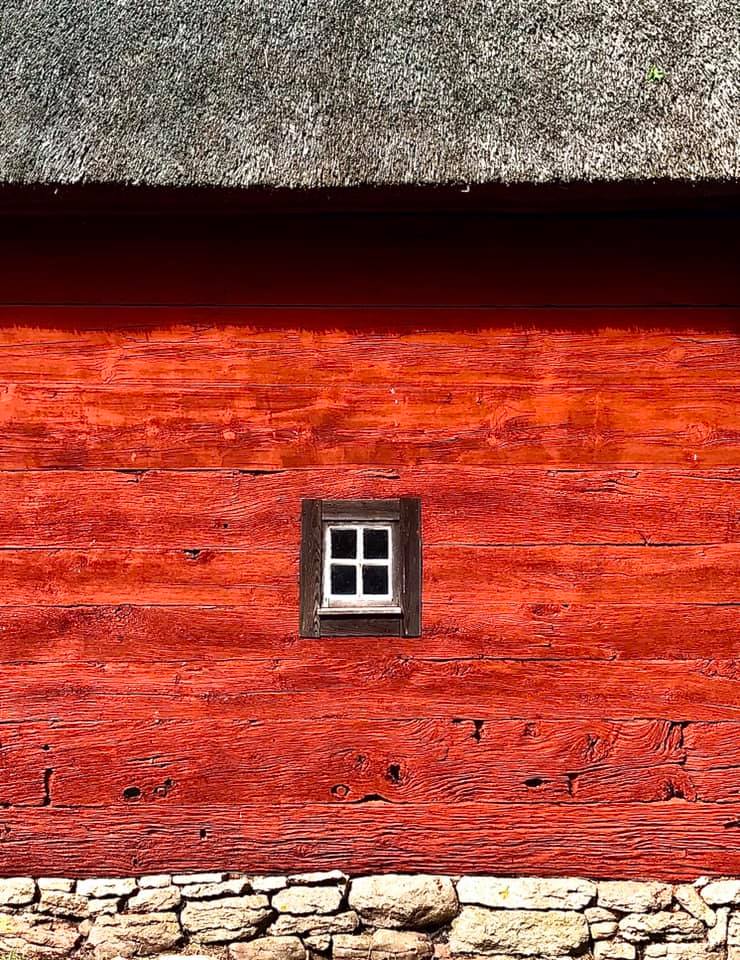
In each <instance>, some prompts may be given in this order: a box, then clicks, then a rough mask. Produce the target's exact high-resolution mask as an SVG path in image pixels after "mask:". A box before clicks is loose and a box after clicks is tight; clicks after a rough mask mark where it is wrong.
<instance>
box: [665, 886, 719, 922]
mask: <svg viewBox="0 0 740 960" xmlns="http://www.w3.org/2000/svg"><path fill="white" fill-rule="evenodd" d="M673 896H674V897H675V899H676V903H678V905H679V906H681V907H683V908H684V910H685V911H686V912H687V913H690V914H691V916H692V917H696V919H697V920H701V922H702V923H703V924H705V925H706V926H707V927H713V926H714V924H715V921H716V919H717V917H716V915H715V913H714V910H712V909H711V908H710V907H708V906H707V905H706V903H705V901H704V900H703V899H702V897H700V896H699V894H698V893H697V891H696V890H695V888H694V887H693V886H692V885H691V884H690V883H679V884H678V886H676V887H674V890H673Z"/></svg>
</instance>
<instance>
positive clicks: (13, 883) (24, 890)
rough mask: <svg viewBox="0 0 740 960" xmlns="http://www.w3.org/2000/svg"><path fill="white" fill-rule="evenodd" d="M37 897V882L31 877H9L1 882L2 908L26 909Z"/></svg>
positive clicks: (0, 898) (0, 900) (0, 897)
mask: <svg viewBox="0 0 740 960" xmlns="http://www.w3.org/2000/svg"><path fill="white" fill-rule="evenodd" d="M35 896H36V881H35V880H33V879H32V878H31V877H8V878H7V879H5V880H0V906H3V907H24V906H26V904H28V903H32V902H33V900H34V897H35Z"/></svg>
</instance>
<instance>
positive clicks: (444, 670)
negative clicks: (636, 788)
mask: <svg viewBox="0 0 740 960" xmlns="http://www.w3.org/2000/svg"><path fill="white" fill-rule="evenodd" d="M346 642H349V641H346ZM393 642H395V641H393V640H390V641H389V644H391V647H390V650H391V651H392V649H393V648H392V644H393ZM355 644H356V649H355V652H354V653H353V651H352V650H348V649H346V647H345V650H344V653H343V654H335V655H334V656H332V657H322V656H316V657H311V656H310V655H307V656H306V657H304V658H303V659H289V660H281V659H277V658H276V659H274V660H272V661H266V660H262V661H254V660H251V659H249V658H243V659H239V660H234V661H212V662H208V663H204V662H202V661H199V660H195V659H193V658H192V657H191V656H186V657H183V659H182V660H181V661H180V662H167V663H147V662H143V663H142V662H138V661H132V662H125V661H118V662H113V661H111V662H95V663H87V662H73V661H70V662H67V663H64V664H60V663H48V662H47V663H27V662H18V663H7V664H6V665H5V667H4V671H3V683H2V686H1V687H0V711H2V713H1V715H2V716H3V717H4V718H5V719H7V720H9V721H10V720H13V721H22V720H44V719H45V718H49V717H53V718H58V719H61V720H64V721H69V720H72V719H79V720H88V721H89V720H95V719H116V718H117V717H120V716H126V717H128V718H130V719H131V720H141V719H149V718H152V717H154V718H157V719H178V718H183V719H193V720H197V719H205V718H207V717H213V716H214V714H217V715H218V716H220V717H223V718H225V719H249V720H270V719H282V720H285V719H300V718H303V719H329V718H352V719H354V718H356V719H383V718H385V717H396V718H398V719H415V718H419V717H426V718H430V717H437V718H447V719H460V718H461V719H464V718H473V719H482V720H490V719H502V720H503V719H510V718H512V717H526V718H532V719H538V718H541V719H553V720H554V719H589V720H590V719H604V718H608V719H616V720H619V719H631V718H634V717H651V718H655V719H665V720H675V721H683V720H706V721H716V720H731V719H734V718H735V717H736V716H737V704H738V697H740V670H739V668H738V662H737V661H736V660H729V661H728V660H711V659H704V660H701V661H695V660H686V661H673V660H660V661H649V660H647V661H635V660H631V661H628V660H625V661H609V662H606V661H588V660H564V661H543V662H538V663H532V662H531V661H516V660H514V661H502V660H488V659H478V660H468V659H463V660H460V659H457V658H456V657H455V656H454V653H453V654H451V656H450V658H449V659H446V660H423V659H420V658H412V657H405V656H400V655H397V654H395V653H393V652H390V651H389V652H388V653H387V654H386V655H385V656H383V655H380V656H378V657H366V656H364V655H363V652H362V645H361V641H355Z"/></svg>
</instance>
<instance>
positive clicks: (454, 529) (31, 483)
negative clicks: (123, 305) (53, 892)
mask: <svg viewBox="0 0 740 960" xmlns="http://www.w3.org/2000/svg"><path fill="white" fill-rule="evenodd" d="M0 488H1V489H2V490H3V493H4V496H3V497H2V498H1V499H0V543H2V544H3V546H6V547H10V546H14V547H25V546H28V547H42V546H46V547H76V548H82V549H89V548H95V549H103V548H110V547H120V546H121V545H126V546H136V547H139V548H141V547H157V548H170V549H183V550H184V549H193V548H201V549H211V548H217V547H249V548H275V547H277V546H280V547H289V548H291V549H295V550H297V549H298V545H299V538H300V525H299V523H298V518H299V517H300V511H301V500H302V499H304V498H311V497H312V496H322V497H324V498H326V499H345V500H358V499H363V498H365V497H367V496H368V495H369V494H371V493H372V494H375V495H380V496H382V497H396V496H398V495H399V494H401V495H405V494H409V495H416V496H419V497H421V499H422V501H423V505H424V510H423V515H422V523H423V539H424V543H425V544H427V545H430V546H431V545H439V544H452V543H459V544H471V545H481V546H483V545H486V544H525V543H539V544H548V543H549V544H557V543H583V544H600V543H602V544H611V545H616V544H642V545H644V544H654V545H660V544H690V543H725V542H736V541H737V539H738V534H740V493H738V489H739V488H740V468H737V467H736V468H730V469H724V470H694V469H690V468H689V469H674V470H640V471H637V470H620V469H611V470H576V471H573V470H560V469H557V468H552V469H538V468H529V469H526V468H517V469H508V468H501V469H491V468H487V467H472V466H468V467H465V468H464V469H461V468H459V467H456V466H441V465H438V464H434V465H430V466H427V467H424V468H421V469H420V468H400V469H398V470H395V469H381V468H367V469H364V470H357V469H348V468H344V467H333V468H319V469H295V470H282V471H281V470H276V471H274V472H268V473H267V474H257V475H255V474H250V473H242V472H240V471H238V470H216V471H212V472H211V471H205V472H198V471H194V472H189V471H161V470H141V471H139V470H133V471H130V472H117V471H112V472H102V471H85V470H49V471H38V470H29V471H18V472H12V471H11V472H9V471H5V472H0Z"/></svg>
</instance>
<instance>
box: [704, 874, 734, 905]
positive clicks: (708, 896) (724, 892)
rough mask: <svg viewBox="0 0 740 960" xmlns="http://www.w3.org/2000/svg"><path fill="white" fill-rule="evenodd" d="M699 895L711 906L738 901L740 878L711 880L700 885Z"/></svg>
mask: <svg viewBox="0 0 740 960" xmlns="http://www.w3.org/2000/svg"><path fill="white" fill-rule="evenodd" d="M701 895H702V899H703V900H704V901H705V902H706V903H708V904H710V905H711V906H713V907H723V906H726V905H728V904H736V903H740V880H713V881H712V882H711V883H708V884H707V885H706V886H705V887H702V891H701Z"/></svg>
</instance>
